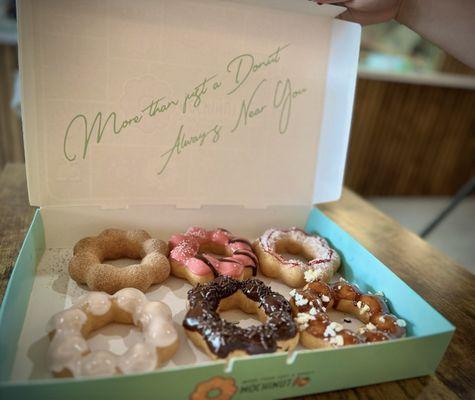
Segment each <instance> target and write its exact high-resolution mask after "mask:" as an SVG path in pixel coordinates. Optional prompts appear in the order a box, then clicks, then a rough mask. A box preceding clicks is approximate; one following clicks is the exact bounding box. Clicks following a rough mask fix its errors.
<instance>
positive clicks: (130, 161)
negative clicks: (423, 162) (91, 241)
mask: <svg viewBox="0 0 475 400" xmlns="http://www.w3.org/2000/svg"><path fill="white" fill-rule="evenodd" d="M340 10H341V8H337V7H332V6H317V5H316V4H315V3H313V2H309V1H307V0H294V1H285V0H280V1H279V0H277V1H276V0H272V1H270V0H259V1H255V0H253V1H250V0H232V1H231V0H206V1H186V0H173V1H165V0H162V1H145V0H140V1H135V2H126V1H113V2H104V1H92V2H87V3H84V2H78V1H55V0H23V1H21V2H20V4H19V9H18V12H19V49H20V71H21V81H22V118H23V128H24V136H25V152H26V163H27V174H28V187H29V194H30V202H31V204H33V205H38V206H44V205H49V206H51V205H81V204H94V205H101V206H104V207H123V206H127V205H130V204H175V205H177V206H181V207H200V206H202V205H206V204H215V205H244V206H246V207H252V208H262V207H267V206H269V205H311V204H312V203H314V202H319V201H327V200H334V199H336V198H337V197H338V196H339V194H340V191H341V185H342V179H343V170H344V164H345V158H346V148H347V143H348V134H349V127H350V121H351V112H352V104H353V96H354V84H355V79H356V68H357V58H358V48H359V26H357V25H355V24H351V23H347V22H342V21H336V20H334V17H335V16H336V15H337V14H338V13H339V12H340ZM326 171H327V172H326Z"/></svg>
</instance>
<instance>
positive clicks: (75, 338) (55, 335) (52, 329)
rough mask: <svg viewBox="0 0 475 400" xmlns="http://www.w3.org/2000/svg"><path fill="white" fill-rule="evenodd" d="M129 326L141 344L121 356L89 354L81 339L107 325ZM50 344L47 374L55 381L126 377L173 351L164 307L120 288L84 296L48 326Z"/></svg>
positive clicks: (175, 343) (171, 328)
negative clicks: (136, 329)
mask: <svg viewBox="0 0 475 400" xmlns="http://www.w3.org/2000/svg"><path fill="white" fill-rule="evenodd" d="M111 322H119V323H122V324H134V325H136V326H137V327H139V328H140V329H141V330H142V338H143V340H142V341H140V342H138V343H136V344H134V345H133V346H132V347H130V348H129V349H128V350H127V351H126V352H125V353H124V354H122V355H117V354H114V353H111V352H110V351H107V350H95V351H92V350H91V349H90V348H89V345H88V343H87V341H86V338H87V336H88V335H89V334H90V333H91V332H92V331H95V330H97V329H100V328H102V327H103V326H105V325H107V324H109V323H111ZM49 334H50V338H51V342H50V345H49V349H48V366H49V370H50V371H51V372H52V373H53V374H54V375H55V376H57V377H66V376H73V377H80V376H110V375H126V374H132V373H141V372H148V371H153V370H154V369H156V368H157V367H159V366H160V365H161V364H163V363H164V362H166V361H167V360H169V359H170V358H171V357H172V356H173V354H174V353H175V352H176V350H177V349H178V333H177V331H176V329H175V327H174V326H173V321H172V314H171V311H170V308H169V307H168V306H167V305H166V304H164V303H162V302H158V301H148V300H147V298H146V297H145V295H144V294H143V293H142V292H141V291H140V290H138V289H134V288H126V289H122V290H119V291H118V292H117V293H115V294H114V295H109V294H107V293H104V292H90V293H88V294H86V295H84V296H82V297H80V298H79V299H78V301H77V302H76V303H75V304H74V305H73V306H72V307H71V308H69V309H67V310H64V311H61V312H59V313H57V314H56V315H54V316H53V317H52V318H51V320H50V322H49Z"/></svg>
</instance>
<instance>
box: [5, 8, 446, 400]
mask: <svg viewBox="0 0 475 400" xmlns="http://www.w3.org/2000/svg"><path fill="white" fill-rule="evenodd" d="M340 12H341V9H339V8H337V7H331V6H322V7H319V6H317V5H316V4H314V3H312V2H309V1H306V0H294V1H285V0H273V1H270V0H259V1H246V0H203V1H187V0H175V1H165V0H162V1H154V2H147V1H142V0H141V1H137V2H133V3H130V2H101V1H96V2H94V1H92V2H88V3H84V2H72V3H65V2H58V1H52V0H39V1H33V0H24V1H20V2H19V5H18V15H19V40H20V42H19V49H20V69H21V81H22V99H23V102H22V114H23V115H22V119H23V127H24V135H25V151H26V162H27V175H28V189H29V196H30V202H31V204H32V205H35V206H38V207H39V209H38V210H37V212H36V214H35V217H34V219H33V222H32V225H31V227H30V229H29V231H28V234H27V236H26V238H25V241H24V244H23V246H22V249H21V251H20V254H19V256H18V259H17V262H16V265H15V268H14V271H13V274H12V276H11V279H10V281H9V285H8V288H7V292H6V295H5V298H4V301H3V304H2V308H1V312H0V354H1V358H0V394H1V397H2V398H6V399H9V398H15V397H21V398H25V399H26V398H78V399H79V398H81V399H83V398H85V397H88V398H103V397H104V396H106V395H111V396H112V395H113V396H114V397H115V398H117V399H122V398H124V399H125V398H131V397H134V396H135V397H136V396H140V397H141V398H157V397H158V398H170V399H177V398H191V399H200V398H213V397H216V396H222V397H223V398H232V399H239V398H246V399H247V398H256V399H258V398H259V399H261V398H282V397H288V396H298V395H304V394H308V393H317V392H324V391H330V390H337V389H342V388H348V387H355V386H360V385H368V384H372V383H377V382H384V381H390V380H397V379H403V378H409V377H415V376H421V375H427V374H430V373H433V372H434V371H435V369H436V367H437V365H438V363H439V361H440V359H441V358H442V356H443V354H444V351H445V349H446V347H447V345H448V343H449V341H450V339H451V336H452V334H453V331H454V328H453V326H452V325H451V324H450V323H448V322H447V321H446V320H445V319H444V318H443V317H441V316H440V315H439V314H438V313H437V312H436V311H435V310H434V309H432V307H430V306H429V305H428V304H427V303H426V302H425V301H424V300H423V299H421V298H420V297H419V296H418V295H417V294H416V293H415V292H414V291H413V290H411V289H410V288H409V287H408V286H407V285H406V284H404V282H402V281H401V280H400V279H399V278H398V277H397V276H396V275H394V274H393V273H392V272H391V271H390V270H389V269H388V268H387V267H386V266H384V265H383V264H382V263H381V262H379V261H378V260H377V259H376V258H374V257H373V256H372V255H371V254H370V253H368V252H367V251H366V250H365V249H364V248H363V247H362V246H361V245H360V244H359V243H358V242H356V241H355V240H354V239H353V238H352V237H350V236H349V235H348V234H347V233H345V232H344V231H343V230H342V229H341V228H339V227H338V226H337V225H336V224H335V223H333V222H332V221H331V220H330V219H328V218H327V217H325V216H324V215H323V214H322V213H321V212H320V211H318V210H317V209H316V208H313V207H312V205H313V204H316V203H322V202H325V201H331V200H335V199H337V198H338V197H339V196H340V194H341V187H342V180H343V171H344V166H345V159H346V150H347V145H348V137H349V131H350V124H351V112H352V106H353V97H354V89H355V81H356V70H357V61H358V51H359V38H360V27H359V26H358V25H355V24H351V23H347V22H343V21H339V20H336V19H335V17H336V16H337V15H338V14H339V13H340ZM190 225H197V226H203V227H207V228H215V227H219V226H221V227H225V228H226V229H229V230H230V231H232V232H234V233H237V234H240V235H243V236H245V237H248V238H250V239H252V238H256V237H258V236H259V235H260V234H262V233H263V232H264V230H266V229H267V228H269V227H275V226H279V227H289V226H300V227H304V228H305V229H306V230H307V231H309V232H316V233H318V234H320V235H322V236H324V237H325V238H327V239H328V240H329V242H330V243H331V244H332V246H334V247H335V248H336V249H337V251H338V252H339V254H340V255H341V257H342V267H341V270H340V271H339V273H340V275H342V276H344V277H345V278H346V279H348V280H350V281H351V282H355V283H357V284H358V285H359V286H360V288H361V289H362V290H363V291H367V290H371V291H373V292H374V291H379V290H381V291H383V292H384V294H385V297H386V298H387V301H388V304H389V306H390V308H391V311H392V312H393V313H395V314H396V315H398V316H399V317H400V318H403V319H404V320H406V321H407V326H408V332H407V337H405V338H402V339H399V340H394V341H389V342H384V343H377V344H371V345H355V346H347V347H344V348H338V349H329V350H327V349H325V350H307V349H304V348H302V347H300V346H299V347H298V348H297V349H296V350H295V351H293V352H292V353H291V354H290V355H289V354H283V353H276V354H270V355H258V356H252V357H247V358H236V359H232V360H231V361H229V362H228V363H226V362H224V361H216V362H214V361H210V360H209V359H208V358H207V356H206V355H204V354H203V353H202V352H200V351H199V350H198V349H196V348H195V346H194V345H193V344H192V343H191V342H190V341H188V339H187V338H186V336H185V334H184V332H183V329H181V326H180V324H181V321H182V320H183V316H184V313H185V310H186V292H187V290H188V289H189V288H190V285H189V284H188V283H187V282H185V281H184V280H180V279H178V278H175V277H170V278H169V279H167V281H165V282H164V283H163V284H160V285H154V286H152V287H151V288H150V290H149V291H147V293H146V295H147V297H148V298H149V299H151V300H160V301H163V302H165V303H167V304H168V305H169V306H170V308H171V309H172V314H173V319H174V322H175V323H176V327H177V329H178V330H179V332H180V333H179V339H180V347H179V350H178V351H177V353H176V354H175V356H174V357H173V358H172V359H171V360H170V361H169V362H167V363H166V364H165V365H164V366H162V367H161V368H160V369H158V370H156V371H154V372H151V373H146V374H136V375H129V376H116V377H101V378H81V379H70V378H65V379H58V378H53V377H52V375H51V374H50V373H49V372H48V365H47V362H46V353H47V348H48V344H49V338H48V336H47V330H46V327H47V322H48V320H49V319H50V318H51V316H52V315H54V314H55V313H56V312H59V311H61V310H63V309H65V308H68V307H69V306H70V305H71V304H72V302H73V301H74V300H75V299H76V298H77V297H78V296H80V295H81V294H83V293H85V292H87V288H85V287H82V286H78V285H77V284H76V283H75V282H74V281H72V280H71V279H70V278H69V275H68V268H67V266H68V261H69V259H70V257H71V254H72V247H73V246H74V244H75V243H76V242H77V241H78V240H79V239H81V238H83V237H85V236H90V235H95V234H97V233H98V232H100V231H101V230H103V229H105V228H109V227H117V228H123V229H129V228H141V229H146V230H147V231H149V232H150V234H151V235H152V236H154V237H158V238H162V239H164V240H167V239H168V238H169V237H170V235H172V234H173V233H176V232H182V231H184V230H185V229H186V228H188V227H189V226H190ZM260 277H261V278H262V279H263V280H265V282H266V283H269V284H271V285H272V287H273V288H274V289H275V290H277V291H279V292H281V293H282V294H283V295H285V296H287V297H288V291H289V290H290V288H288V287H286V286H285V285H284V284H282V283H280V282H277V281H275V280H270V279H269V278H266V277H262V276H260ZM136 334H137V332H136V330H135V331H134V329H130V327H129V326H126V325H120V324H115V325H114V326H110V327H106V328H103V329H102V330H101V331H99V332H98V333H97V334H95V335H93V336H92V337H90V338H89V339H88V343H89V344H90V346H91V348H102V347H104V346H105V347H107V348H109V349H111V350H112V351H115V352H117V353H121V352H123V351H124V349H125V346H126V344H127V343H131V342H133V341H134V340H136V338H137V336H136ZM134 335H135V336H134ZM355 365H358V368H355V367H354V366H355Z"/></svg>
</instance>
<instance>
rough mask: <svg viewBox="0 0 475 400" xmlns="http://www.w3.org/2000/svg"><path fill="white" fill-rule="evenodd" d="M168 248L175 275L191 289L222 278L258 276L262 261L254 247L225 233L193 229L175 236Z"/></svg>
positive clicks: (225, 231) (223, 231)
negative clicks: (187, 283)
mask: <svg viewBox="0 0 475 400" xmlns="http://www.w3.org/2000/svg"><path fill="white" fill-rule="evenodd" d="M169 246H170V249H171V251H170V264H171V269H172V274H173V275H175V276H177V277H179V278H183V279H187V280H188V281H189V282H190V283H191V284H192V285H196V284H198V283H205V282H209V281H211V280H213V279H214V278H216V277H217V276H220V275H226V276H231V277H233V278H235V279H247V278H249V277H251V276H255V275H256V273H257V267H258V265H259V260H258V259H257V257H256V255H255V254H254V251H253V250H252V245H251V243H250V242H249V241H248V240H246V239H244V238H240V237H237V236H234V235H232V234H231V233H230V232H228V231H227V230H225V229H221V228H219V229H216V230H214V231H207V230H205V229H203V228H199V227H191V228H189V229H188V230H187V231H186V232H185V233H184V234H176V235H173V236H172V237H171V238H170V240H169ZM217 255H219V256H217Z"/></svg>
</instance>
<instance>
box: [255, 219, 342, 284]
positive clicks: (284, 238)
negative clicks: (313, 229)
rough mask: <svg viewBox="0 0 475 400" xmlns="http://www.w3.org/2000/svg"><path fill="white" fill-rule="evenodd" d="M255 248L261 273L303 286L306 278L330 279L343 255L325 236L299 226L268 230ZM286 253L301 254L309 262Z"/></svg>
mask: <svg viewBox="0 0 475 400" xmlns="http://www.w3.org/2000/svg"><path fill="white" fill-rule="evenodd" d="M253 247H254V251H255V252H256V254H257V256H258V258H259V262H260V270H261V272H262V273H263V274H264V275H266V276H269V277H271V278H276V279H279V280H281V281H283V282H284V283H285V284H286V285H288V286H290V287H295V288H297V287H302V286H304V285H305V283H306V279H320V280H322V281H325V282H328V281H329V280H330V279H331V278H332V276H333V274H334V273H335V272H336V271H337V270H338V268H339V267H340V256H339V255H338V253H337V252H336V251H335V250H333V249H332V248H331V247H330V246H329V245H328V242H327V241H326V240H325V239H323V238H322V237H320V236H317V235H309V234H308V233H306V232H305V231H303V230H302V229H298V228H290V229H286V230H283V229H268V230H267V231H265V232H264V234H263V235H262V236H261V237H260V238H259V239H257V240H256V242H255V243H254V246H253ZM283 253H290V254H293V255H298V256H300V257H301V258H304V259H306V260H308V261H307V262H304V261H302V260H301V259H297V258H290V259H286V258H284V257H283V256H282V254H283Z"/></svg>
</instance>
